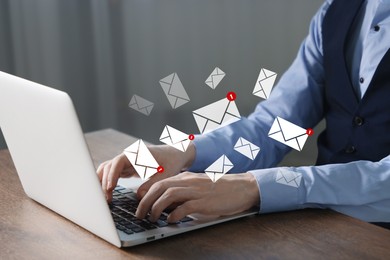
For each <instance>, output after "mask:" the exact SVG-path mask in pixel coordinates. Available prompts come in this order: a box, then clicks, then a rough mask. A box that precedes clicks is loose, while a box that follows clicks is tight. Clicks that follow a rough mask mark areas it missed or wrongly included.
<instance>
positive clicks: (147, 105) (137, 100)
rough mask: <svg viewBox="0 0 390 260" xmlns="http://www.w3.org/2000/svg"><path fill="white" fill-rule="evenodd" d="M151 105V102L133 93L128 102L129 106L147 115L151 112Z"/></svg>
mask: <svg viewBox="0 0 390 260" xmlns="http://www.w3.org/2000/svg"><path fill="white" fill-rule="evenodd" d="M153 106H154V104H153V103H152V102H150V101H149V100H146V99H144V98H142V97H140V96H137V95H133V97H132V98H131V100H130V103H129V107H130V108H132V109H134V110H136V111H138V112H141V113H142V114H144V115H147V116H148V115H150V113H151V112H152V109H153Z"/></svg>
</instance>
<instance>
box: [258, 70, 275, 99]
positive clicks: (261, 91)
mask: <svg viewBox="0 0 390 260" xmlns="http://www.w3.org/2000/svg"><path fill="white" fill-rule="evenodd" d="M276 76H277V74H276V73H275V72H273V71H270V70H267V69H261V70H260V74H259V77H258V78H257V81H256V84H255V88H254V89H253V95H255V96H258V97H261V98H264V99H268V98H269V95H270V94H271V90H272V87H273V86H274V83H275V80H276Z"/></svg>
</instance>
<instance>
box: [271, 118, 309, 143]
mask: <svg viewBox="0 0 390 260" xmlns="http://www.w3.org/2000/svg"><path fill="white" fill-rule="evenodd" d="M268 136H269V137H271V138H272V139H275V140H276V141H279V142H281V143H282V144H285V145H287V146H290V147H291V148H294V149H295V150H298V151H301V150H302V148H303V146H304V145H305V142H306V140H307V137H308V135H307V133H306V129H304V128H302V127H299V126H297V125H294V124H293V123H290V122H288V121H287V120H284V119H283V118H280V117H276V118H275V120H274V123H273V124H272V126H271V129H270V130H269V133H268Z"/></svg>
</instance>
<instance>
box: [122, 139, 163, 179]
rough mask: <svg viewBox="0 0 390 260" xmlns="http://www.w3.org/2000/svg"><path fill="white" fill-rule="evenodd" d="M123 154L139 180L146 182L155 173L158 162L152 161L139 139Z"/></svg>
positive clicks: (152, 158) (150, 155)
mask: <svg viewBox="0 0 390 260" xmlns="http://www.w3.org/2000/svg"><path fill="white" fill-rule="evenodd" d="M124 154H125V155H126V157H127V159H129V161H130V163H131V164H132V165H133V167H134V169H135V171H136V172H137V173H138V175H139V177H141V179H143V180H146V179H149V178H150V177H151V176H153V175H154V174H155V173H157V171H158V170H157V169H158V167H159V165H158V162H157V161H156V159H154V157H153V155H152V154H151V153H150V151H149V149H148V148H147V147H146V145H145V143H144V142H143V141H142V140H141V139H139V140H138V141H136V142H135V143H133V144H132V145H130V146H129V147H127V148H126V149H125V150H124Z"/></svg>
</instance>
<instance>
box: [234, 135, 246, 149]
mask: <svg viewBox="0 0 390 260" xmlns="http://www.w3.org/2000/svg"><path fill="white" fill-rule="evenodd" d="M243 140H245V139H244V138H242V137H240V138H238V140H237V142H236V144H235V145H234V148H237V147H241V146H243V145H244V144H243V142H242V141H243Z"/></svg>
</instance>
